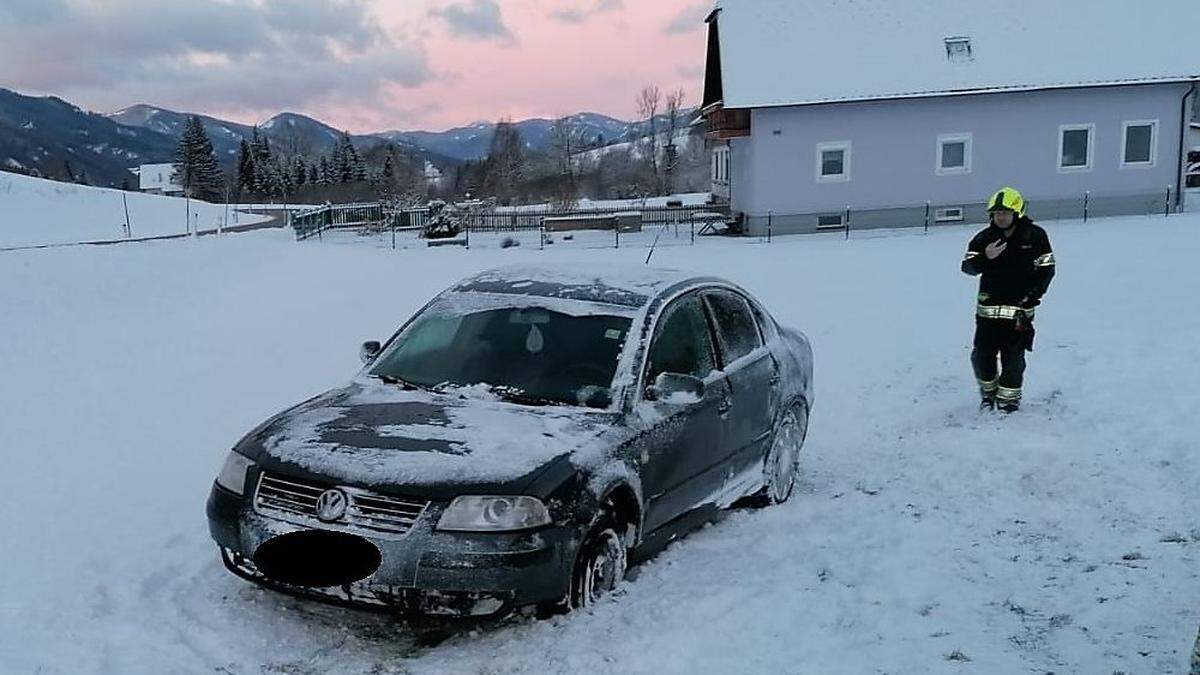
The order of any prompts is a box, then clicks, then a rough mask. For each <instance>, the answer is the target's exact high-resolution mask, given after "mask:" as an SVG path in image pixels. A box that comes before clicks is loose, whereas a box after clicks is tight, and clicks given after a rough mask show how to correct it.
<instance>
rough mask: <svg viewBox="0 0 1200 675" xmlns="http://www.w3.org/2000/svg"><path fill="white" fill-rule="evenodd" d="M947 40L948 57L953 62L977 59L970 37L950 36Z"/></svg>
mask: <svg viewBox="0 0 1200 675" xmlns="http://www.w3.org/2000/svg"><path fill="white" fill-rule="evenodd" d="M945 42H946V59H948V60H949V61H950V62H951V63H964V62H966V61H973V60H974V59H975V56H974V50H973V49H972V48H971V38H969V37H948V38H946V39H945Z"/></svg>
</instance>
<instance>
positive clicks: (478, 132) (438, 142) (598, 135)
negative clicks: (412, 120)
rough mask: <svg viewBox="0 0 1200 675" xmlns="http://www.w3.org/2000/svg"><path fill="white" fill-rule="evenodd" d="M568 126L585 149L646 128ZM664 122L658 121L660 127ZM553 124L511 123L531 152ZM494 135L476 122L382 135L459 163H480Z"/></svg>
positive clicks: (584, 116)
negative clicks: (441, 128)
mask: <svg viewBox="0 0 1200 675" xmlns="http://www.w3.org/2000/svg"><path fill="white" fill-rule="evenodd" d="M691 113H692V111H690V110H689V111H685V112H684V114H683V116H682V121H683V123H686V122H687V121H689V120H690V115H691ZM568 119H569V120H570V124H571V126H572V127H573V128H574V129H576V130H578V132H579V133H580V135H581V136H582V137H583V140H584V142H585V143H586V144H588V145H594V146H596V147H604V146H608V145H613V144H616V143H627V142H629V141H632V140H634V139H636V138H641V137H643V136H645V135H646V130H647V129H648V128H649V125H648V124H647V123H646V122H626V121H624V120H619V119H616V118H613V117H608V116H606V115H600V114H597V113H588V112H585V113H578V114H575V115H571V116H570V117H569V118H568ZM664 120H665V118H664V117H659V119H658V120H657V121H658V123H659V125H660V127H661V126H662V125H663V123H664ZM554 122H555V121H554V120H551V119H544V118H534V119H527V120H521V121H517V122H513V126H515V127H516V128H517V131H518V132H520V134H521V138H522V139H523V140H524V141H525V145H526V147H528V148H530V149H533V150H545V149H546V148H547V147H548V146H549V144H550V130H551V129H552V128H553V127H554ZM495 131H496V123H494V122H476V123H475V124H472V125H469V126H465V127H458V128H455V129H450V130H447V131H440V132H432V131H385V132H383V133H381V134H379V135H380V136H382V137H383V138H387V139H389V140H396V141H407V142H409V143H412V144H414V145H417V146H419V147H422V148H425V149H428V150H431V151H434V152H437V153H439V154H443V155H446V156H448V157H453V158H456V159H460V160H474V159H482V158H483V157H485V156H486V155H487V151H488V146H489V145H490V144H491V142H492V136H493V135H494V134H495Z"/></svg>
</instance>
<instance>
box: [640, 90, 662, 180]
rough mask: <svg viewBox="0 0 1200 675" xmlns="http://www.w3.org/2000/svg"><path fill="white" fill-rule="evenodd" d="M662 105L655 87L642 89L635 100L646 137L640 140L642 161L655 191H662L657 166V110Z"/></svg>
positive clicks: (660, 92) (659, 93) (659, 91)
mask: <svg viewBox="0 0 1200 675" xmlns="http://www.w3.org/2000/svg"><path fill="white" fill-rule="evenodd" d="M660 105H662V91H661V90H659V88H658V86H657V85H646V86H645V87H642V91H641V93H639V94H638V98H637V109H638V116H639V117H640V118H641V119H643V120H646V129H645V132H646V136H645V137H644V138H643V139H642V145H643V148H642V150H643V152H642V155H643V159H644V160H645V161H646V163H647V165H648V166H649V168H650V173H651V175H652V176H654V180H655V183H656V184H657V185H656V189H658V190H660V191H661V189H662V184H661V183H662V181H661V173H660V171H659V166H658V110H659V106H660Z"/></svg>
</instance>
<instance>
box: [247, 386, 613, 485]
mask: <svg viewBox="0 0 1200 675" xmlns="http://www.w3.org/2000/svg"><path fill="white" fill-rule="evenodd" d="M609 419H610V418H609V416H607V415H605V414H603V413H593V412H588V411H584V410H582V409H575V408H565V407H547V408H529V407H522V406H517V405H514V404H511V403H505V402H500V401H495V400H487V399H486V397H475V396H473V393H472V392H471V391H470V390H466V391H464V392H462V393H455V394H449V395H442V394H433V393H429V392H424V391H405V390H404V389H402V388H400V387H398V386H392V385H384V384H382V383H377V382H374V381H373V380H361V379H360V380H356V381H355V382H353V383H351V384H350V385H348V386H346V387H344V388H342V389H335V390H333V391H331V392H328V393H326V394H323V395H321V396H319V397H317V398H315V399H313V400H311V401H308V402H306V403H303V404H301V405H299V406H297V407H295V408H293V409H291V410H289V411H287V412H285V413H282V414H281V415H279V416H277V417H276V418H274V419H273V420H271V421H270V422H268V423H267V424H266V425H264V427H262V428H261V429H259V430H257V431H256V432H255V433H253V434H251V436H250V437H248V438H247V439H246V440H247V441H250V442H252V443H253V444H254V445H258V446H259V447H258V450H259V451H260V452H261V453H262V454H263V455H266V456H267V457H271V458H273V459H276V460H279V461H281V462H285V463H289V464H294V465H297V466H299V467H301V468H303V469H305V470H308V471H311V472H313V473H316V474H320V475H322V476H325V477H328V478H330V479H333V480H337V481H345V482H348V483H354V484H364V485H389V486H404V485H429V484H436V483H472V484H478V483H492V482H495V483H503V482H507V481H513V480H517V479H520V478H522V477H526V476H529V475H530V474H532V473H533V472H535V471H537V470H539V469H540V468H542V467H544V466H545V465H546V464H547V463H548V462H550V461H551V460H553V459H555V458H556V457H559V456H561V455H564V454H568V453H572V452H577V451H579V450H582V449H587V448H595V447H596V446H597V445H599V444H598V443H597V440H598V439H599V437H600V435H601V434H602V433H603V432H604V431H605V430H606V429H608V428H609V427H610V423H609V421H608V420H609Z"/></svg>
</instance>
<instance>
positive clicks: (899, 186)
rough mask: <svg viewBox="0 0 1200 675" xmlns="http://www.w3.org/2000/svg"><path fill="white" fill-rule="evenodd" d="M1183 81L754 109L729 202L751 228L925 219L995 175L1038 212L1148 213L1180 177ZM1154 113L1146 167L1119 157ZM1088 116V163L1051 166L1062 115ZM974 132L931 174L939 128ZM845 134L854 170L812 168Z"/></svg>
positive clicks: (986, 190) (973, 201)
mask: <svg viewBox="0 0 1200 675" xmlns="http://www.w3.org/2000/svg"><path fill="white" fill-rule="evenodd" d="M1188 91H1190V86H1188V85H1179V84H1174V85H1147V86H1131V87H1112V88H1095V89H1069V90H1055V91H1043V92H1014V93H1005V94H987V95H975V96H959V97H941V98H928V99H909V100H896V101H878V102H867V103H846V104H834V105H820V106H807V107H789V108H761V109H756V110H754V111H753V122H752V128H753V130H754V132H753V135H752V136H751V137H750V138H747V139H738V140H735V141H733V142H732V147H733V161H732V164H733V168H732V172H731V174H732V185H731V202H732V206H733V208H734V210H735V211H741V212H744V213H745V214H746V215H747V222H748V225H749V226H750V230H751V232H761V231H762V230H763V229H765V227H766V221H767V217H768V214H771V220H772V226H773V229H774V231H775V232H776V233H785V232H810V231H814V230H815V229H816V222H817V216H818V215H819V214H836V213H843V212H845V210H846V208H847V207H850V210H851V218H850V221H851V227H852V228H861V227H899V226H906V225H922V224H924V221H925V217H924V215H925V203H926V202H927V201H928V202H930V203H931V205H932V208H933V209H936V208H938V207H940V206H953V207H964V208H965V209H966V216H967V217H966V221H967V222H983V221H984V220H985V219H986V216H985V214H984V208H983V204H984V202H985V200H986V199H987V196H988V195H990V194H991V193H993V192H994V191H995V190H997V189H998V188H1000V187H1003V186H1012V187H1015V188H1017V189H1019V190H1021V191H1022V192H1023V193H1024V194H1025V195H1026V198H1027V200H1028V201H1029V202H1030V213H1031V215H1032V216H1033V217H1035V218H1041V219H1050V218H1070V217H1080V216H1082V213H1083V201H1084V193H1085V192H1090V193H1091V194H1090V197H1089V210H1090V215H1093V216H1100V215H1115V214H1120V213H1148V212H1152V211H1156V210H1161V208H1162V206H1164V205H1165V202H1166V198H1165V193H1166V190H1167V186H1172V188H1174V187H1175V186H1177V185H1178V182H1179V171H1180V167H1179V157H1178V154H1179V141H1180V134H1181V133H1182V129H1183V120H1182V119H1181V112H1182V108H1181V104H1182V99H1183V96H1184V95H1185V94H1186V93H1187V92H1188ZM1151 119H1155V120H1158V131H1157V138H1156V151H1157V159H1156V162H1155V164H1154V166H1152V167H1122V166H1121V164H1122V162H1121V159H1122V157H1121V153H1122V151H1123V147H1124V137H1123V128H1122V123H1123V122H1125V121H1133V120H1151ZM1068 124H1094V125H1095V135H1094V139H1093V144H1094V145H1093V155H1092V165H1093V168H1092V169H1091V170H1089V171H1083V172H1063V171H1060V170H1059V168H1058V160H1059V127H1060V126H1061V125H1068ZM957 133H970V134H972V145H973V148H972V153H971V155H972V158H971V171H970V172H969V173H967V174H965V175H938V174H937V170H936V169H937V166H936V165H937V158H938V155H937V151H938V148H937V139H938V136H939V135H945V134H957ZM835 141H850V142H851V143H852V150H851V168H850V173H851V175H850V180H848V181H846V182H830V183H822V182H818V180H817V168H816V167H817V159H816V158H817V145H818V144H819V143H825V142H835Z"/></svg>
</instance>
